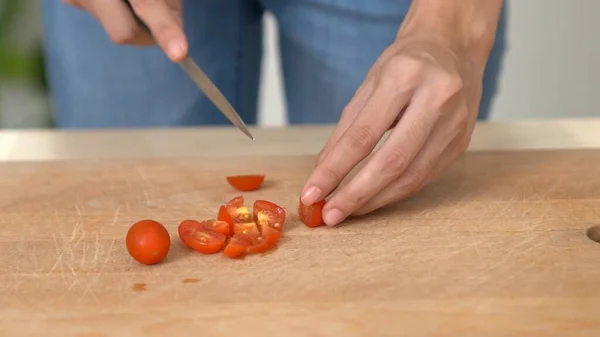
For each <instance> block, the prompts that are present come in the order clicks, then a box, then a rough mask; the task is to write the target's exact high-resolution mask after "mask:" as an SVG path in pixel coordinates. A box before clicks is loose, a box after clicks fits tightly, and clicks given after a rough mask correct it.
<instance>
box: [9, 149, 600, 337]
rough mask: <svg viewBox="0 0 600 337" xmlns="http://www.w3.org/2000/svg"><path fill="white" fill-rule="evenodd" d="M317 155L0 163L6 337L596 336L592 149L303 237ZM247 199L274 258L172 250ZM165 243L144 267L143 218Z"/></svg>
mask: <svg viewBox="0 0 600 337" xmlns="http://www.w3.org/2000/svg"><path fill="white" fill-rule="evenodd" d="M312 166H313V157H305V156H292V157H258V158H251V157H232V158H224V157H220V158H209V157H197V158H186V159H169V160H167V159H154V160H152V159H151V160H130V161H125V160H115V161H110V160H101V161H93V160H90V161H68V162H66V161H63V162H44V163H10V164H7V163H5V164H1V165H0V187H1V190H0V191H1V192H0V211H1V212H2V217H0V289H1V290H0V291H1V293H0V336H3V337H8V336H61V337H64V336H78V337H105V336H129V337H136V336H170V337H178V336H192V335H194V336H203V337H206V336H269V335H273V336H345V337H351V336H395V337H397V336H452V337H454V336H480V337H482V336H536V337H540V336H561V337H562V336H570V337H573V336H598V333H599V332H600V310H599V308H600V287H599V285H600V268H598V263H599V261H600V243H596V242H594V241H592V240H590V239H589V238H588V237H587V236H586V230H587V229H588V227H590V226H592V225H595V224H600V151H595V150H585V151H584V150H582V151H538V152H533V151H522V152H470V153H468V154H467V155H465V156H464V157H463V158H461V159H460V160H459V161H457V162H456V163H455V165H454V166H453V167H452V168H451V169H450V170H448V171H447V172H446V173H445V175H444V176H443V177H441V178H440V179H439V180H438V181H437V182H436V183H434V184H432V185H430V186H429V187H428V188H426V189H425V190H423V191H422V192H421V193H419V194H418V195H417V196H415V197H413V198H411V199H410V200H407V201H405V202H403V203H399V204H397V205H393V206H391V207H389V208H388V209H384V210H381V211H378V212H375V213H373V214H371V215H368V216H365V217H362V218H356V219H352V220H349V221H347V222H346V223H345V224H344V225H342V226H339V227H336V228H317V229H309V228H306V227H305V226H303V225H302V224H301V223H300V222H299V221H298V218H297V214H296V206H297V200H298V194H299V191H300V189H301V187H302V184H303V183H304V180H305V178H306V177H307V175H308V174H309V173H310V170H311V168H312ZM241 173H244V174H245V173H265V174H266V175H267V179H266V183H265V186H264V188H263V189H262V190H260V191H257V192H251V193H245V194H244V195H245V198H246V200H247V201H248V202H252V201H253V200H255V199H257V198H261V199H268V200H271V201H274V202H276V203H279V204H280V205H282V206H284V207H285V208H286V209H287V211H288V213H289V217H288V222H287V224H286V236H285V238H284V239H283V240H282V241H281V244H280V247H279V249H277V250H276V251H274V252H272V253H270V254H266V255H264V256H262V255H256V256H250V257H247V258H246V259H244V260H242V261H236V260H230V259H227V258H224V257H223V256H221V255H220V254H217V255H212V256H206V255H201V254H197V253H194V252H191V251H189V250H187V249H184V248H183V247H182V245H181V244H180V242H179V240H178V237H177V234H176V228H177V225H178V223H179V221H181V220H182V219H185V218H197V219H205V218H213V217H215V216H216V213H217V209H218V207H219V205H221V204H222V203H224V202H225V201H227V200H229V199H231V198H232V197H234V196H236V195H239V194H240V193H239V192H236V191H234V190H233V189H232V188H231V187H229V185H227V183H226V181H225V176H226V175H228V174H241ZM143 218H152V219H155V220H158V221H161V222H163V223H164V224H165V225H166V226H167V227H168V229H169V231H170V233H171V235H172V240H173V244H172V248H171V252H170V254H169V256H168V257H167V260H165V261H164V263H161V264H159V265H154V266H143V265H140V264H138V263H136V262H135V261H133V260H132V259H131V258H130V257H129V255H128V254H127V252H126V248H125V244H124V237H125V234H126V231H127V230H128V228H129V226H130V225H131V224H132V223H134V222H135V221H137V220H140V219H143Z"/></svg>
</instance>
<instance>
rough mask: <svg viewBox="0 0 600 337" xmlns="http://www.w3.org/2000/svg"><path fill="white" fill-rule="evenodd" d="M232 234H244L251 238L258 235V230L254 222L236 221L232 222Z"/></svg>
mask: <svg viewBox="0 0 600 337" xmlns="http://www.w3.org/2000/svg"><path fill="white" fill-rule="evenodd" d="M233 234H234V235H240V234H244V235H247V236H249V237H251V238H255V237H259V236H260V230H259V229H258V226H257V225H256V224H255V223H254V222H245V223H236V224H233Z"/></svg>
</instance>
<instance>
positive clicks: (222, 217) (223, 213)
mask: <svg viewBox="0 0 600 337" xmlns="http://www.w3.org/2000/svg"><path fill="white" fill-rule="evenodd" d="M217 220H219V221H225V222H227V223H228V224H229V225H230V226H231V230H232V232H233V220H232V219H231V215H229V212H227V207H225V205H221V207H219V214H218V215H217Z"/></svg>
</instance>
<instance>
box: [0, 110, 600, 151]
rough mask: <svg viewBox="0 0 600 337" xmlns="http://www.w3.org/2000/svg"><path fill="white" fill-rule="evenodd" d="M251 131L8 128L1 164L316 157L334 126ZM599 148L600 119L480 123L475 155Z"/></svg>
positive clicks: (1, 141) (0, 137)
mask: <svg viewBox="0 0 600 337" xmlns="http://www.w3.org/2000/svg"><path fill="white" fill-rule="evenodd" d="M251 130H252V132H253V133H254V135H255V137H256V139H257V140H256V141H255V142H252V141H250V140H248V139H247V138H246V137H245V136H244V135H243V134H242V133H241V132H239V131H238V130H237V129H234V128H232V127H229V126H227V127H208V128H153V129H135V130H131V129H111V130H102V129H90V130H54V129H48V130H4V131H0V161H5V162H10V161H36V160H67V159H102V158H148V157H173V156H199V155H208V156H222V155H314V154H316V153H318V152H319V150H320V149H321V147H322V145H323V144H324V143H325V141H326V140H327V137H328V136H329V134H330V133H331V131H332V130H333V126H331V125H325V126H323V125H319V126H311V125H305V126H294V127H288V128H279V127H262V128H251ZM307 135H308V136H307ZM215 144H218V145H215ZM596 148H599V149H600V118H598V119H590V118H585V119H584V118H582V119H547V120H523V121H515V122H511V121H506V122H483V123H478V124H477V126H476V128H475V132H474V133H473V137H472V139H471V145H470V147H469V151H476V150H546V149H547V150H550V149H596Z"/></svg>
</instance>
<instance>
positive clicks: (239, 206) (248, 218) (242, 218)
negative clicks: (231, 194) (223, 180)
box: [225, 195, 252, 223]
mask: <svg viewBox="0 0 600 337" xmlns="http://www.w3.org/2000/svg"><path fill="white" fill-rule="evenodd" d="M225 209H226V210H227V213H229V216H230V217H231V221H232V223H241V222H252V214H250V210H248V207H246V205H244V196H241V195H240V196H238V197H235V198H233V199H231V200H230V201H229V202H228V203H227V204H226V205H225Z"/></svg>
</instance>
